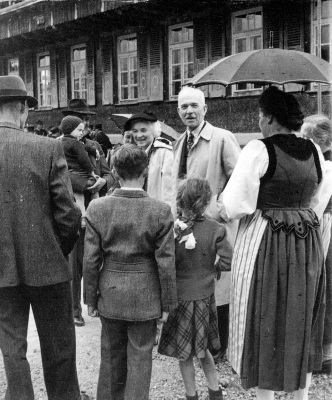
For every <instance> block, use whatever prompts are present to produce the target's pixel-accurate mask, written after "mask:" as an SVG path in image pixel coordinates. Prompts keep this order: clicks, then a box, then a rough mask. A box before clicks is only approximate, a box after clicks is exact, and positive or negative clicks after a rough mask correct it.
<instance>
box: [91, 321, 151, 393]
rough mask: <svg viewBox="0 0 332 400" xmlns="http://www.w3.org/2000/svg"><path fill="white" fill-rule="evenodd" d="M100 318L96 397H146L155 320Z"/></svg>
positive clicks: (149, 377)
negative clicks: (99, 360)
mask: <svg viewBox="0 0 332 400" xmlns="http://www.w3.org/2000/svg"><path fill="white" fill-rule="evenodd" d="M100 319H101V323H102V331H101V363H100V371H99V379H98V387H97V400H104V399H108V400H148V399H149V389H150V380H151V371H152V349H153V345H154V340H155V336H156V326H157V321H156V320H155V319H153V320H148V321H124V320H116V319H109V318H105V317H103V316H101V317H100Z"/></svg>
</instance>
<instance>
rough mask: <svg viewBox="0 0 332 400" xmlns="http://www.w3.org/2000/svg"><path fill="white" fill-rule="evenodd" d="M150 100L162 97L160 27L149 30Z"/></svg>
mask: <svg viewBox="0 0 332 400" xmlns="http://www.w3.org/2000/svg"><path fill="white" fill-rule="evenodd" d="M149 36H150V43H149V44H150V48H149V56H150V57H149V60H150V100H151V101H160V100H163V98H164V93H163V91H164V87H163V63H162V36H161V30H160V28H156V29H155V30H154V31H152V32H150V35H149Z"/></svg>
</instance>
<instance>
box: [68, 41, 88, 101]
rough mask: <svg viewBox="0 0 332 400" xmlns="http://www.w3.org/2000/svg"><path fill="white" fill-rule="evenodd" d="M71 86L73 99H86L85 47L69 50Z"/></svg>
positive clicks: (75, 47) (80, 46)
mask: <svg viewBox="0 0 332 400" xmlns="http://www.w3.org/2000/svg"><path fill="white" fill-rule="evenodd" d="M71 85H72V86H71V87H72V97H73V99H85V100H86V99H87V84H86V46H85V45H79V46H74V47H72V49H71Z"/></svg>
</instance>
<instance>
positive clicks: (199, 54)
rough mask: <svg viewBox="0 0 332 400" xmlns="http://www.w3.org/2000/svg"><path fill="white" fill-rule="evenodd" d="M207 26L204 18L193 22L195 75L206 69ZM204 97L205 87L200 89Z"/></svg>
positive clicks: (206, 91)
mask: <svg viewBox="0 0 332 400" xmlns="http://www.w3.org/2000/svg"><path fill="white" fill-rule="evenodd" d="M207 33H208V31H207V26H206V20H205V18H200V19H197V20H194V54H195V55H196V56H195V74H197V73H198V72H199V71H201V70H202V69H204V68H205V67H207V65H208V60H207V51H206V44H207V42H206V38H207ZM201 90H202V92H203V93H204V95H205V96H207V95H208V87H207V86H205V87H204V88H203V89H201Z"/></svg>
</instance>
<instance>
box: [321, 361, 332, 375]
mask: <svg viewBox="0 0 332 400" xmlns="http://www.w3.org/2000/svg"><path fill="white" fill-rule="evenodd" d="M321 372H322V374H327V375H331V374H332V360H326V361H324V362H323V364H322V371H321Z"/></svg>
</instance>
